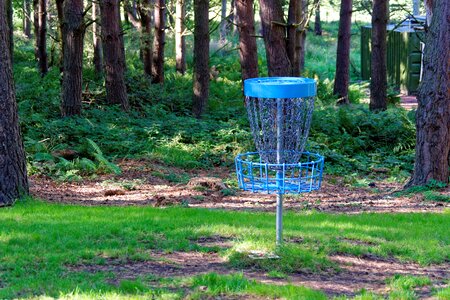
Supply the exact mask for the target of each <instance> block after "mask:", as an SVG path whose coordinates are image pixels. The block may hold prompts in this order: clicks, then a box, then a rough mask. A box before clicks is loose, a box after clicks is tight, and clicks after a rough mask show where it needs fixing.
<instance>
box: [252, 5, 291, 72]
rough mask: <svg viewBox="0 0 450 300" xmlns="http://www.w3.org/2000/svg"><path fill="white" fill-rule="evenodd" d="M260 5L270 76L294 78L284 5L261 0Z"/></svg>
mask: <svg viewBox="0 0 450 300" xmlns="http://www.w3.org/2000/svg"><path fill="white" fill-rule="evenodd" d="M259 3H260V16H261V23H262V30H263V37H264V44H265V47H266V57H267V66H268V70H269V76H292V66H291V62H290V61H289V57H288V54H287V51H286V28H285V23H286V22H285V21H284V17H283V7H282V3H281V1H280V0H260V1H259Z"/></svg>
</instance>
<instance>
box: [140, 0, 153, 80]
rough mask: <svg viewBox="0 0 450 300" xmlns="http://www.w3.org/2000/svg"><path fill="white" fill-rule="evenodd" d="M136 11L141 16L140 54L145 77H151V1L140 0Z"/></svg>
mask: <svg viewBox="0 0 450 300" xmlns="http://www.w3.org/2000/svg"><path fill="white" fill-rule="evenodd" d="M138 10H139V14H140V16H141V54H142V61H143V64H144V73H145V75H147V76H149V77H151V76H152V61H153V49H152V41H153V34H152V30H153V27H152V12H153V10H152V2H151V0H140V1H139V2H138Z"/></svg>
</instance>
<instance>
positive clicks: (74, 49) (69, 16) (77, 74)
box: [61, 0, 86, 116]
mask: <svg viewBox="0 0 450 300" xmlns="http://www.w3.org/2000/svg"><path fill="white" fill-rule="evenodd" d="M85 31H86V28H85V23H84V17H83V0H65V2H64V27H63V31H62V39H63V40H64V43H63V45H64V49H63V65H64V68H63V70H64V71H63V79H62V86H61V114H62V116H72V115H79V114H80V113H81V99H82V84H83V44H84V33H85Z"/></svg>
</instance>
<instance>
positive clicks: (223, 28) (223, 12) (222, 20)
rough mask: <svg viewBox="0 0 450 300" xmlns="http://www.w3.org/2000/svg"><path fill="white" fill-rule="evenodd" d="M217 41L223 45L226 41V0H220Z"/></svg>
mask: <svg viewBox="0 0 450 300" xmlns="http://www.w3.org/2000/svg"><path fill="white" fill-rule="evenodd" d="M219 35H220V37H219V42H220V44H222V45H224V44H225V43H226V42H227V0H222V8H221V16H220V31H219Z"/></svg>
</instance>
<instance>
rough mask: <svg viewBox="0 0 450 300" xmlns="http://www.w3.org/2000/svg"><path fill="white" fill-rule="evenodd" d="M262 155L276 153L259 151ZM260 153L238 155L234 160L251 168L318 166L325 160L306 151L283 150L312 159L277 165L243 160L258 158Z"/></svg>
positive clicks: (273, 151) (317, 154)
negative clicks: (252, 157) (251, 166)
mask: <svg viewBox="0 0 450 300" xmlns="http://www.w3.org/2000/svg"><path fill="white" fill-rule="evenodd" d="M261 152H262V153H264V152H265V153H276V152H277V151H276V150H269V151H261ZM261 152H246V153H240V154H238V155H237V156H236V158H235V160H236V162H239V163H244V164H252V165H253V166H266V165H267V166H272V167H277V166H285V167H295V166H311V165H314V164H318V163H323V161H324V160H325V158H324V157H323V156H322V155H320V154H319V153H313V152H308V151H304V152H300V151H293V150H284V151H283V152H293V153H296V154H301V155H307V156H310V157H311V158H312V160H311V161H308V162H297V163H281V164H277V163H265V162H257V161H249V160H246V159H245V158H246V157H248V156H250V155H255V156H260V155H261Z"/></svg>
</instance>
